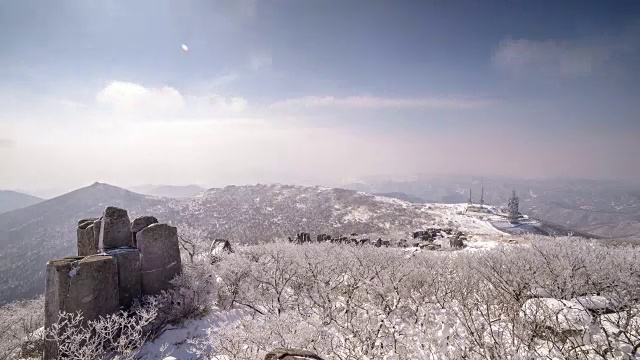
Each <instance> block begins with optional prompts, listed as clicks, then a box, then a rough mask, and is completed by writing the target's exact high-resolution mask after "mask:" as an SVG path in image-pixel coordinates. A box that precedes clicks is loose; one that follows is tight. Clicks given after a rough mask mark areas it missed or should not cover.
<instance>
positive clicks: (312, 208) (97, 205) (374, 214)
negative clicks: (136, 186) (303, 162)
mask: <svg viewBox="0 0 640 360" xmlns="http://www.w3.org/2000/svg"><path fill="white" fill-rule="evenodd" d="M106 206H117V207H121V208H124V209H126V210H128V212H129V217H130V218H131V219H132V220H133V219H134V218H135V217H137V216H142V215H153V216H156V217H157V218H158V220H159V221H160V222H166V223H169V224H172V225H174V226H178V227H183V226H188V227H194V228H197V229H202V230H204V231H206V232H207V233H208V234H210V236H211V237H212V238H226V239H229V240H231V241H233V242H238V241H240V242H245V243H256V242H261V241H270V240H273V239H278V238H280V239H286V238H287V237H289V236H292V237H293V236H295V234H296V233H298V232H301V231H304V232H309V233H311V234H313V235H317V234H321V233H326V234H330V235H332V236H338V235H348V234H351V233H358V234H371V236H374V235H375V236H383V237H386V238H389V239H400V238H404V239H410V238H411V237H412V232H413V231H414V230H416V229H423V228H426V227H429V226H436V227H452V228H454V229H456V228H459V229H461V230H463V231H465V233H468V234H472V233H474V231H475V234H476V235H477V236H480V237H482V236H485V235H488V236H490V237H497V238H501V237H504V236H507V235H506V234H504V233H501V232H499V231H498V230H496V229H495V228H493V227H492V226H491V225H490V224H488V223H486V222H484V221H482V220H478V219H471V218H468V217H466V216H464V215H456V212H457V209H456V208H454V207H451V206H439V205H434V204H412V203H410V202H407V201H402V200H398V199H393V198H389V197H382V196H377V195H372V194H368V193H363V192H358V191H354V190H346V189H336V188H324V187H317V186H315V187H306V186H296V185H252V186H227V187H224V188H219V189H218V188H216V189H209V190H206V191H203V192H200V193H198V194H197V195H195V196H192V197H187V198H168V197H155V196H148V195H142V194H138V193H135V192H132V191H129V190H125V189H122V188H119V187H116V186H112V185H108V184H102V183H94V184H92V185H90V186H87V187H84V188H81V189H78V190H74V191H72V192H70V193H67V194H64V195H61V196H58V197H56V198H53V199H50V200H46V201H42V202H40V203H37V204H35V205H32V206H29V207H27V208H23V209H18V210H14V211H11V212H8V213H4V214H0V304H2V303H5V302H8V301H12V300H16V299H21V298H26V297H31V296H35V295H38V294H40V293H42V291H43V289H44V268H45V263H46V262H47V261H48V260H51V259H56V258H62V257H65V256H70V255H73V254H75V253H76V229H77V221H78V220H79V219H82V218H87V217H98V216H100V214H101V213H102V211H103V210H104V208H105V207H106ZM474 229H475V230H474ZM313 235H312V236H313ZM474 236H475V235H474Z"/></svg>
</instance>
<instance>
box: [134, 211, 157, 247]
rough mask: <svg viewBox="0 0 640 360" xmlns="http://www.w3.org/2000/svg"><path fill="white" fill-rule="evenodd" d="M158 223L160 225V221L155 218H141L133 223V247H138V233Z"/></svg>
mask: <svg viewBox="0 0 640 360" xmlns="http://www.w3.org/2000/svg"><path fill="white" fill-rule="evenodd" d="M157 223H158V219H156V218H155V217H154V216H141V217H138V218H136V219H135V220H133V222H132V223H131V234H132V237H131V240H132V245H133V247H138V245H137V242H136V233H138V232H139V231H140V230H142V229H144V228H146V227H147V226H149V225H151V224H157Z"/></svg>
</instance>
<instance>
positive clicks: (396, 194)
mask: <svg viewBox="0 0 640 360" xmlns="http://www.w3.org/2000/svg"><path fill="white" fill-rule="evenodd" d="M375 195H378V196H386V197H390V198H394V199H398V200H402V201H407V202H410V203H414V204H424V203H426V201H424V199H422V198H420V197H418V196H415V195H410V194H405V193H403V192H388V193H375Z"/></svg>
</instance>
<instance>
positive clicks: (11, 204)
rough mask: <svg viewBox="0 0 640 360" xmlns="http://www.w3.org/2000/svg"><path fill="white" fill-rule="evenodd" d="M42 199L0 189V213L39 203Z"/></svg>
mask: <svg viewBox="0 0 640 360" xmlns="http://www.w3.org/2000/svg"><path fill="white" fill-rule="evenodd" d="M40 201H42V199H40V198H38V197H35V196H31V195H27V194H23V193H19V192H15V191H10V190H0V214H1V213H4V212H7V211H11V210H15V209H20V208H23V207H27V206H31V205H33V204H37V203H39V202H40Z"/></svg>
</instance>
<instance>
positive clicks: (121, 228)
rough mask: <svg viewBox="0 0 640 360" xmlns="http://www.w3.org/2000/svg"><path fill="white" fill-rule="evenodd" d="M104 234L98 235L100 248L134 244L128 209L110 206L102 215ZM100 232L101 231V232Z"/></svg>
mask: <svg viewBox="0 0 640 360" xmlns="http://www.w3.org/2000/svg"><path fill="white" fill-rule="evenodd" d="M101 225H103V226H104V229H102V230H101V232H103V234H102V235H103V236H102V237H100V236H98V239H99V240H102V242H100V241H99V246H100V249H115V248H119V247H123V246H131V245H132V243H131V242H132V241H131V239H132V237H131V222H130V221H129V215H128V214H127V210H124V209H120V208H117V207H113V206H109V207H107V208H106V209H105V210H104V214H103V215H102V224H101ZM99 233H100V232H99Z"/></svg>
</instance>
